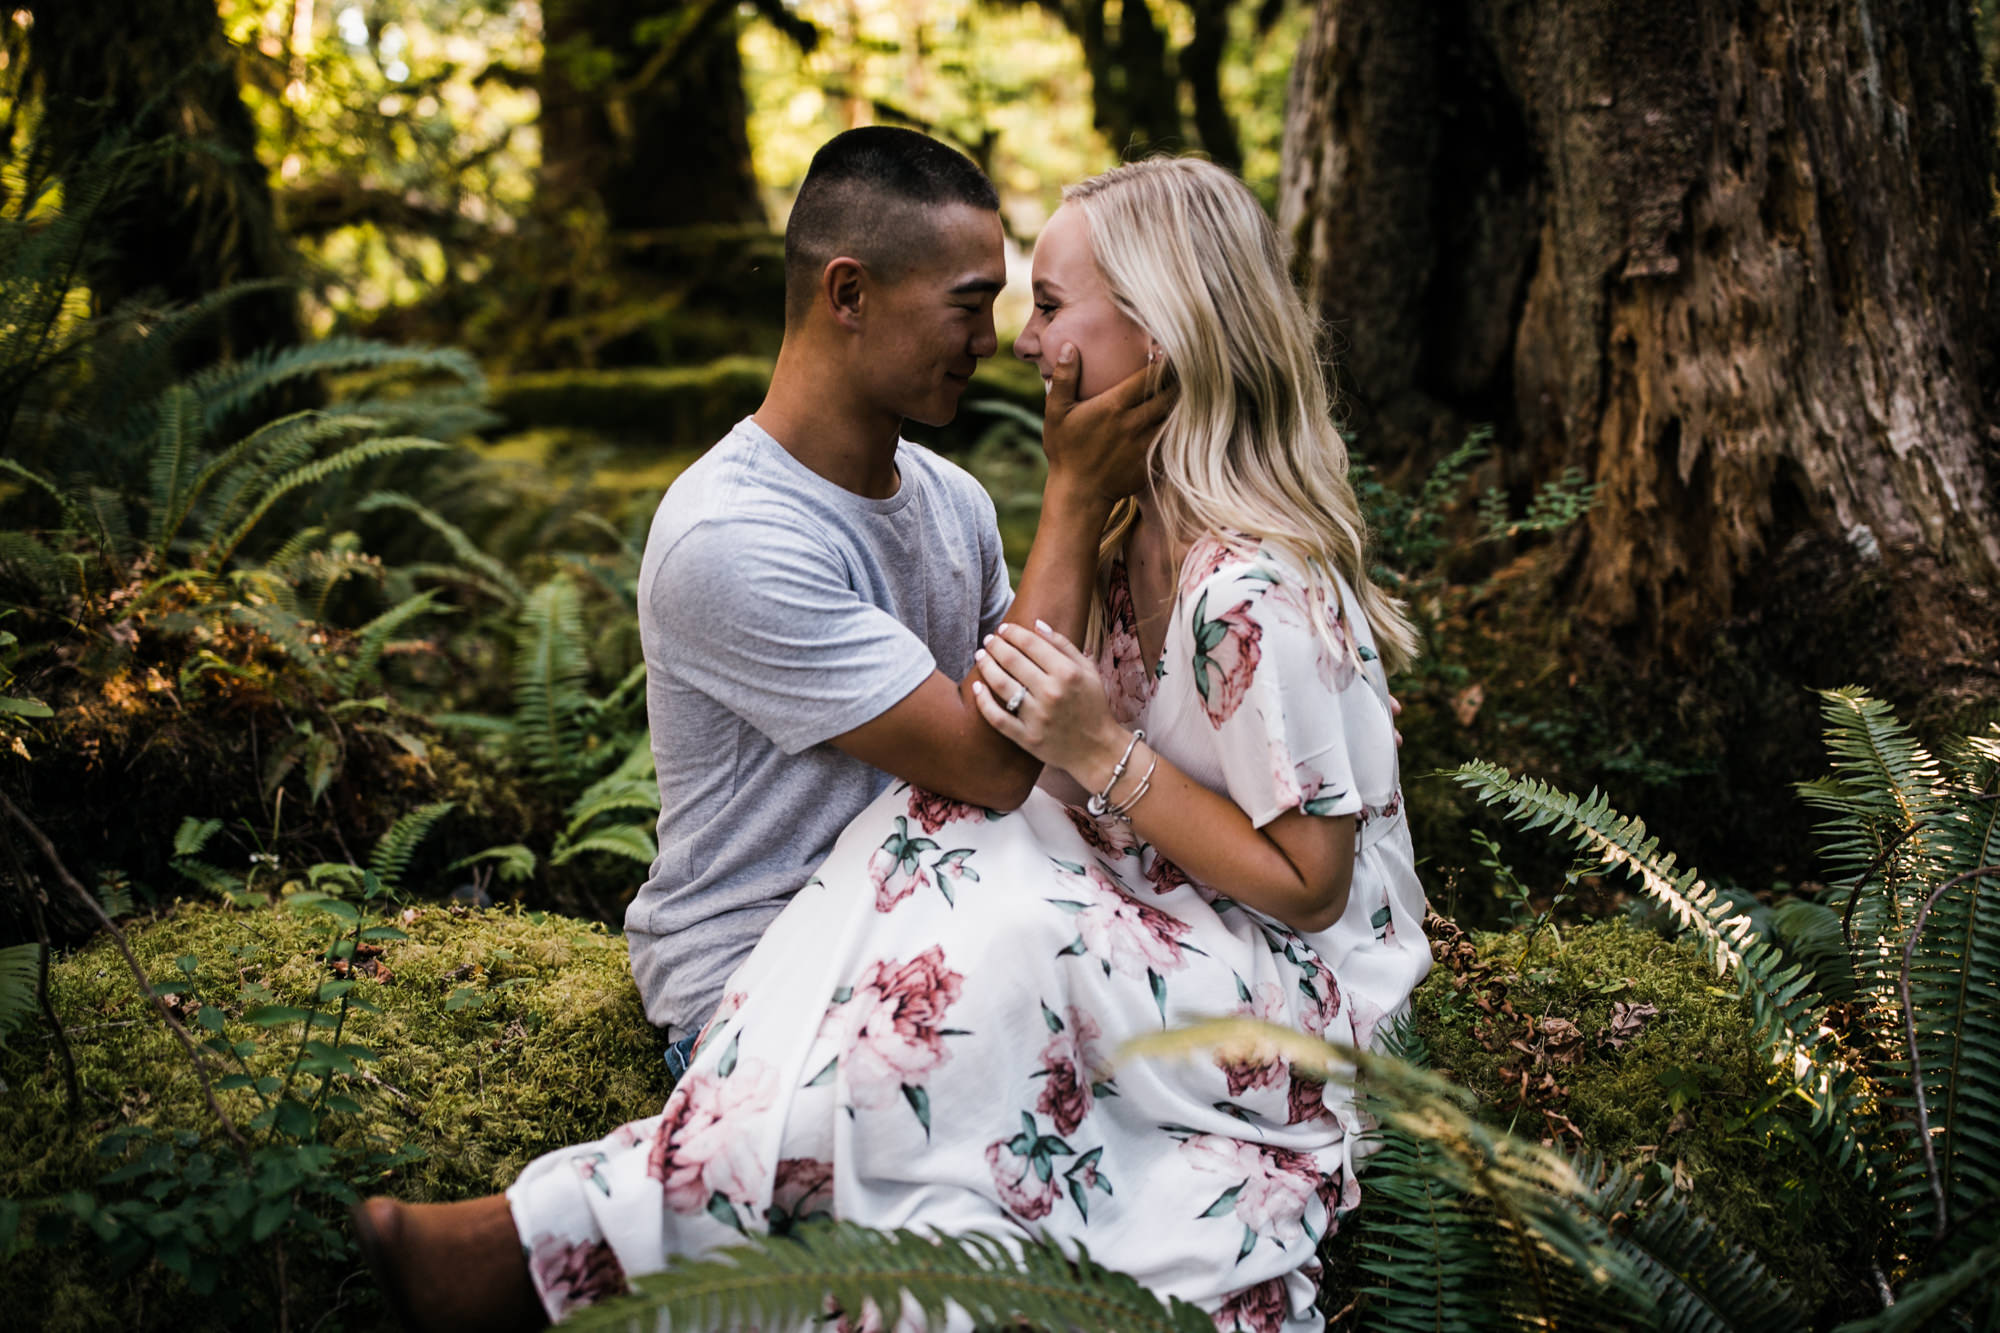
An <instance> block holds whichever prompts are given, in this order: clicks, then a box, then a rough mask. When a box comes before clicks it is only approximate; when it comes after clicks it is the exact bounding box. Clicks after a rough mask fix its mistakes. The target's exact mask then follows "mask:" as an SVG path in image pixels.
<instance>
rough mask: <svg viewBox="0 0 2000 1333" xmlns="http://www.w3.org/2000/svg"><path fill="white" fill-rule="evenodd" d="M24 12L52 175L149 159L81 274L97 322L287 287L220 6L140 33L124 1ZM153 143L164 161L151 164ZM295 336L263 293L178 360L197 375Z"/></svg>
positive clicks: (290, 306)
mask: <svg viewBox="0 0 2000 1333" xmlns="http://www.w3.org/2000/svg"><path fill="white" fill-rule="evenodd" d="M29 8H30V9H31V10H32V11H33V16H34V26H33V28H32V29H31V31H30V36H29V43H30V47H29V51H30V54H29V59H30V74H29V80H30V85H29V86H30V87H32V88H34V89H35V90H36V91H37V92H39V93H40V95H41V98H42V104H43V107H44V124H43V128H44V131H45V132H46V133H47V134H48V136H49V138H50V139H51V141H52V144H53V147H54V149H55V162H56V165H57V170H58V171H59V172H62V173H64V174H65V176H66V178H70V179H75V177H74V176H73V175H71V173H74V172H76V171H77V170H78V169H80V168H81V169H86V170H87V169H89V168H90V163H89V162H88V160H87V159H88V157H89V154H90V153H92V152H93V151H94V150H96V149H97V148H99V147H100V146H102V145H103V144H105V143H106V141H107V140H108V139H109V138H110V136H112V135H113V134H115V133H118V132H121V131H122V132H124V133H126V134H127V135H129V142H130V143H131V144H132V145H134V146H135V147H139V148H140V149H141V151H140V152H139V153H137V154H134V155H133V156H132V158H131V159H130V161H129V164H128V166H127V167H126V169H125V171H124V172H123V173H122V176H121V181H122V185H123V189H122V190H121V191H120V192H119V193H117V194H116V195H114V197H113V198H112V200H111V202H110V204H109V206H108V207H107V208H106V210H105V213H104V215H103V216H104V230H103V231H102V232H101V233H100V236H99V239H100V240H101V241H102V242H103V244H102V245H100V246H98V247H96V248H95V249H94V250H93V252H92V253H91V254H90V256H89V257H88V259H87V261H86V268H85V273H84V278H85V281H86V283H87V284H88V285H89V287H90V292H91V297H92V301H93V303H94V304H95V306H96V308H97V309H98V310H100V311H103V310H110V309H112V308H115V307H117V306H120V305H123V304H124V303H126V302H128V301H132V300H139V299H146V300H165V301H170V302H176V303H182V302H189V301H194V300H196V299H198V298H200V297H202V296H205V295H207V294H209V293H210V292H213V291H216V290H218V289H219V288H222V287H226V286H228V285H230V284H232V283H240V282H250V281H256V280H259V279H270V278H284V277H287V276H289V275H290V274H291V271H292V263H291V253H290V249H289V247H288V246H287V244H286V242H285V240H284V238H283V236H282V235H281V234H280V232H279V230H278V225H277V218H276V214H275V212H274V210H273V208H272V204H271V190H270V186H269V183H268V182H267V180H266V177H265V172H264V168H263V166H262V164H261V163H259V162H258V160H257V131H256V126H255V125H254V124H253V122H252V121H251V119H250V113H249V111H248V110H247V109H246V108H245V107H244V105H243V99H242V96H241V94H240V93H239V91H238V87H237V81H236V63H235V57H234V55H233V53H232V52H231V50H230V47H229V43H228V40H227V39H226V38H225V37H224V36H223V32H222V23H221V20H220V19H219V18H218V17H217V13H216V8H215V3H214V0H154V3H153V4H151V5H150V6H149V7H148V11H147V14H146V18H145V21H144V22H137V21H135V20H134V18H133V16H132V14H131V12H130V7H129V6H128V5H126V4H124V3H121V0H31V3H30V4H29ZM156 142H157V143H158V144H159V145H160V146H161V151H157V152H155V151H152V150H151V146H152V145H154V144H155V143H156ZM100 169H101V166H100ZM298 336H299V324H298V310H297V300H296V298H295V296H294V295H293V293H292V292H291V291H289V290H282V291H275V292H260V293H257V294H255V295H251V296H247V297H245V298H244V299H242V300H239V301H236V302H234V303H233V304H231V305H230V306H229V307H228V308H227V309H226V310H225V311H224V312H223V313H222V315H221V316H220V317H219V318H218V320H217V321H216V325H215V327H214V328H213V329H212V330H209V331H205V332H201V333H197V334H194V335H191V336H190V337H189V338H188V339H187V340H186V341H185V342H184V343H183V344H182V346H181V349H180V360H181V362H182V364H183V365H185V366H189V367H193V366H197V365H201V364H205V363H206V362H208V361H209V360H212V359H213V358H214V357H215V356H217V355H219V354H223V353H230V354H235V355H242V354H243V353H245V352H248V351H251V350H253V349H255V348H258V347H263V346H269V345H273V344H287V343H292V342H296V341H297V340H298Z"/></svg>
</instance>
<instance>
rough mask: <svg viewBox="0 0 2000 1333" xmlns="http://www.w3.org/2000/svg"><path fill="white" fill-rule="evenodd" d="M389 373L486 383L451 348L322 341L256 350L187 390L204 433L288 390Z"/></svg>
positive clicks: (196, 380)
mask: <svg viewBox="0 0 2000 1333" xmlns="http://www.w3.org/2000/svg"><path fill="white" fill-rule="evenodd" d="M391 367H393V368H395V369H398V370H403V371H407V372H409V373H410V374H413V375H414V374H428V373H439V374H445V375H450V376H452V377H454V378H456V379H459V380H461V381H463V382H464V383H466V384H467V385H473V386H477V385H481V384H483V383H484V376H483V375H482V374H481V373H480V370H479V363H478V362H477V361H475V360H473V358H472V356H471V355H470V354H469V353H467V352H464V351H461V350H459V349H458V348H455V347H445V348H426V347H397V346H394V345H392V344H390V343H382V342H373V341H370V340H368V339H364V338H325V339H322V340H321V341H319V342H314V343H299V344H296V345H294V346H291V347H283V348H272V347H266V348H260V349H258V350H257V351H255V352H253V353H251V354H250V355H249V356H247V357H244V358H243V359H242V360H240V361H236V362H231V363H228V364H225V365H217V366H212V367H210V368H209V369H207V370H204V371H202V372H201V373H200V374H198V375H196V376H195V377H194V378H193V379H192V380H190V381H189V382H188V387H190V388H191V389H193V390H194V392H195V393H196V395H197V396H199V397H200V399H201V401H202V406H203V410H204V412H205V413H206V415H207V428H208V430H209V431H211V432H213V431H215V430H218V429H220V428H221V426H222V425H224V424H225V423H226V422H228V421H229V420H230V419H231V418H234V417H236V416H237V415H238V414H239V413H242V412H244V411H246V410H248V409H249V408H251V407H253V406H255V405H256V404H257V403H258V402H259V401H260V400H262V399H263V398H264V397H265V396H266V395H267V394H270V393H273V392H275V391H276V390H278V389H280V388H283V387H284V386H285V385H287V384H293V383H297V382H299V381H302V380H312V379H317V378H319V377H320V376H323V375H340V374H352V373H354V372H356V371H366V370H382V369H385V368H391Z"/></svg>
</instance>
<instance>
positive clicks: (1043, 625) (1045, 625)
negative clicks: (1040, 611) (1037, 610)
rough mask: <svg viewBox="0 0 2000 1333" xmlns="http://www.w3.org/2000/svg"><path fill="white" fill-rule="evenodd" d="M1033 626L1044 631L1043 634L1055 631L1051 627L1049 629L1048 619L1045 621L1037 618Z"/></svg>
mask: <svg viewBox="0 0 2000 1333" xmlns="http://www.w3.org/2000/svg"><path fill="white" fill-rule="evenodd" d="M1035 628H1036V629H1038V630H1040V631H1041V632H1042V633H1044V634H1054V633H1055V631H1054V630H1052V629H1050V628H1049V622H1048V621H1046V620H1037V621H1036V622H1035Z"/></svg>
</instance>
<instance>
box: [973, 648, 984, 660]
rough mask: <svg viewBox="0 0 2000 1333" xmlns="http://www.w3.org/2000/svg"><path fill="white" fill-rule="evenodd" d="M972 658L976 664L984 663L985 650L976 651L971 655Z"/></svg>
mask: <svg viewBox="0 0 2000 1333" xmlns="http://www.w3.org/2000/svg"><path fill="white" fill-rule="evenodd" d="M972 658H973V660H974V661H976V662H984V661H985V660H986V650H985V649H984V648H980V649H978V650H976V651H975V652H974V653H973V654H972Z"/></svg>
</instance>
